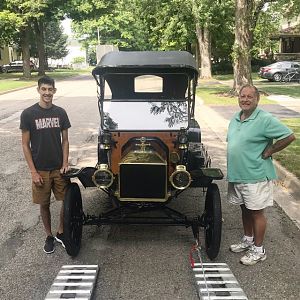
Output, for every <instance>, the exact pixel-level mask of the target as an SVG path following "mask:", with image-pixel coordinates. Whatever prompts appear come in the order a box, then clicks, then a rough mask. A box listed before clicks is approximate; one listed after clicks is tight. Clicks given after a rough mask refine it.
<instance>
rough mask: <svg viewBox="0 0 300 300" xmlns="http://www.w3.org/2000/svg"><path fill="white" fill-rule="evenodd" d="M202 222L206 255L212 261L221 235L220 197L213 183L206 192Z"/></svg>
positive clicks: (218, 247)
mask: <svg viewBox="0 0 300 300" xmlns="http://www.w3.org/2000/svg"><path fill="white" fill-rule="evenodd" d="M204 220H205V227H204V233H205V246H206V253H207V256H208V257H209V258H210V259H211V260H213V259H215V258H216V257H217V255H218V253H219V250H220V243H221V234H222V208H221V197H220V192H219V188H218V186H217V185H216V184H215V183H212V184H210V185H209V187H208V189H207V192H206V198H205V212H204Z"/></svg>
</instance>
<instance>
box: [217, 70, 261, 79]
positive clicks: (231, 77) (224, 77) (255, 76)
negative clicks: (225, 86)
mask: <svg viewBox="0 0 300 300" xmlns="http://www.w3.org/2000/svg"><path fill="white" fill-rule="evenodd" d="M251 75H252V79H253V80H257V79H259V77H258V75H257V73H256V72H252V74H251ZM213 78H214V79H216V80H233V74H224V75H213Z"/></svg>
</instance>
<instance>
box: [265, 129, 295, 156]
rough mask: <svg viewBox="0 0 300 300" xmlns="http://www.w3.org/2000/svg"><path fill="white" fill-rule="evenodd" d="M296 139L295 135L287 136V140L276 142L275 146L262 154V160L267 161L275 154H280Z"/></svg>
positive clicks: (269, 147) (271, 146)
mask: <svg viewBox="0 0 300 300" xmlns="http://www.w3.org/2000/svg"><path fill="white" fill-rule="evenodd" d="M295 139H296V137H295V135H294V134H291V135H289V136H287V137H286V138H284V139H282V140H278V141H276V143H275V144H273V145H270V146H268V147H267V148H266V149H265V150H264V152H263V154H262V158H263V159H267V158H268V157H270V156H272V155H273V154H274V153H276V152H279V151H281V150H283V149H284V148H286V147H287V146H288V145H289V144H290V143H291V142H293V141H294V140H295Z"/></svg>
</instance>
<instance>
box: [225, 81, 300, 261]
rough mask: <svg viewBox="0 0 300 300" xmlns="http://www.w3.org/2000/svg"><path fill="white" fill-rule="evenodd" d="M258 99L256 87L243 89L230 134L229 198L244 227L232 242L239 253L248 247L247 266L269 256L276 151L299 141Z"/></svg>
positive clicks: (245, 258) (231, 122)
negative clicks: (267, 211)
mask: <svg viewBox="0 0 300 300" xmlns="http://www.w3.org/2000/svg"><path fill="white" fill-rule="evenodd" d="M258 102H259V92H258V90H257V88H256V87H254V86H250V85H246V86H243V87H242V88H241V90H240V93H239V106H240V108H241V111H240V112H238V113H236V114H235V115H234V117H233V119H232V120H231V121H230V124H229V128H228V135H227V142H228V147H227V173H228V175H227V177H228V200H229V202H231V203H233V204H237V205H240V207H241V210H242V221H243V227H244V236H243V238H242V240H241V241H240V242H239V243H237V244H233V245H231V246H230V250H231V251H232V252H235V253H239V252H243V251H246V250H247V253H246V255H244V256H243V257H242V258H241V260H240V262H241V263H242V264H244V265H254V264H256V263H257V262H259V261H264V260H265V259H266V258H267V256H266V251H265V249H264V247H263V241H264V235H265V230H266V224H267V221H266V217H265V215H264V208H266V207H267V206H272V205H273V180H274V179H276V173H275V168H274V165H273V162H272V154H274V153H275V152H278V151H280V150H282V149H284V148H285V147H287V146H288V145H289V144H290V143H291V142H292V141H294V140H295V136H294V134H293V132H292V131H291V130H290V129H289V128H288V127H286V126H285V125H283V124H282V123H281V122H280V121H279V120H278V119H276V118H275V117H273V116H272V115H271V114H270V113H267V112H265V111H263V110H262V109H260V108H258V107H257V105H258ZM273 140H276V142H275V143H274V144H273Z"/></svg>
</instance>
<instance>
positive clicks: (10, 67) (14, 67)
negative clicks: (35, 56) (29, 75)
mask: <svg viewBox="0 0 300 300" xmlns="http://www.w3.org/2000/svg"><path fill="white" fill-rule="evenodd" d="M30 70H31V71H35V70H37V67H36V65H35V64H34V63H33V62H32V61H30ZM2 72H3V73H13V72H23V61H22V60H15V61H12V62H10V63H9V64H7V65H3V66H2Z"/></svg>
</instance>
